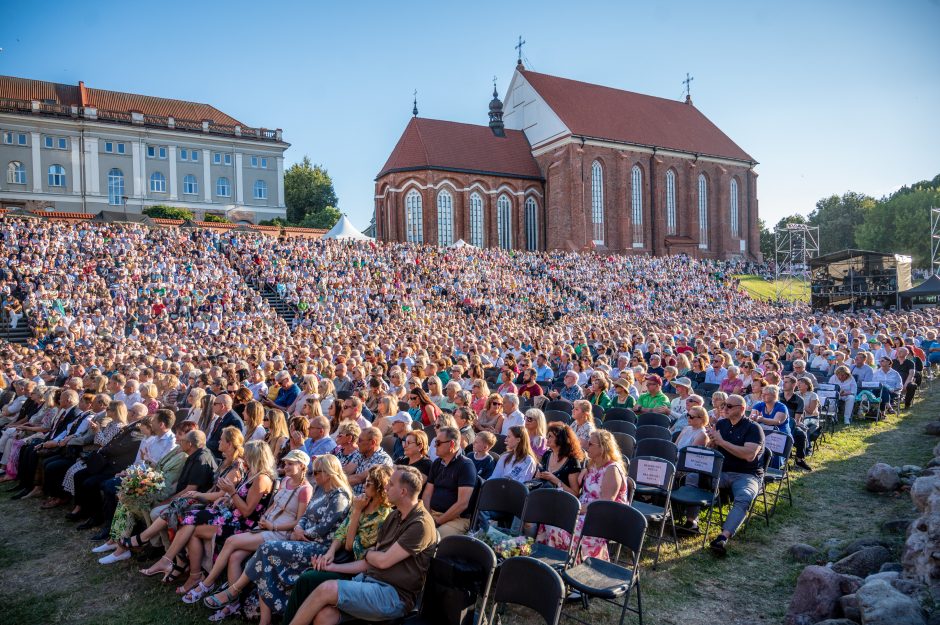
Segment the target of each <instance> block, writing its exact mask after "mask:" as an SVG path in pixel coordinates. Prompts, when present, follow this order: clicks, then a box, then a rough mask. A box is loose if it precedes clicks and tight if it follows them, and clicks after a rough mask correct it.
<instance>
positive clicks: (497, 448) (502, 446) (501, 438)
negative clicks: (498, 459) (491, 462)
mask: <svg viewBox="0 0 940 625" xmlns="http://www.w3.org/2000/svg"><path fill="white" fill-rule="evenodd" d="M490 451H492V452H493V453H494V454H496V455H497V456H502V455H503V454H504V453H505V452H506V435H505V434H497V435H496V444H494V445H493V449H491V450H490Z"/></svg>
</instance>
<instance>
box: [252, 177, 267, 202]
mask: <svg viewBox="0 0 940 625" xmlns="http://www.w3.org/2000/svg"><path fill="white" fill-rule="evenodd" d="M254 192H255V199H256V200H266V199H268V183H266V182H265V181H264V180H255V186H254Z"/></svg>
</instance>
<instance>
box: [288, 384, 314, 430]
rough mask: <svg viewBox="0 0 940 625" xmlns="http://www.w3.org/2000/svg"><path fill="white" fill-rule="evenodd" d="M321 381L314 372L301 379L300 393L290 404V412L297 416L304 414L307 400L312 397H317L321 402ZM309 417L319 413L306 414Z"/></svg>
mask: <svg viewBox="0 0 940 625" xmlns="http://www.w3.org/2000/svg"><path fill="white" fill-rule="evenodd" d="M319 386H320V385H319V381H318V380H317V376H315V375H314V374H312V373H308V374H307V375H305V376H304V377H303V378H302V379H301V380H300V395H298V396H297V399H295V400H294V403H293V404H291V405H290V407H289V408H288V409H287V412H288V414H293V415H295V416H300V415H301V414H303V409H304V406H305V405H306V404H307V400H308V399H309V398H311V397H316V398H317V401H318V402H319ZM304 416H308V417H309V418H311V419H312V418H313V417H315V416H318V415H304Z"/></svg>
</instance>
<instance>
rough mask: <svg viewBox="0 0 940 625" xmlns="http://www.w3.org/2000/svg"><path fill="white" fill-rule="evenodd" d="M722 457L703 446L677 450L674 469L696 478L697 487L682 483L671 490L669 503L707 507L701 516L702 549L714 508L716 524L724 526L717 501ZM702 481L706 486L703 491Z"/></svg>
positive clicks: (719, 502) (719, 504)
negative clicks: (702, 521)
mask: <svg viewBox="0 0 940 625" xmlns="http://www.w3.org/2000/svg"><path fill="white" fill-rule="evenodd" d="M724 461H725V457H724V456H722V455H721V453H720V452H717V451H715V450H714V449H708V448H707V447H695V446H691V445H690V446H689V447H683V448H682V449H681V450H680V451H679V461H678V463H677V464H676V470H677V471H679V472H681V473H684V474H686V481H688V476H690V475H697V476H698V478H697V479H698V484H697V485H690V484H684V485H682V486H680V487H679V488H674V489H673V491H672V501H673V502H674V503H677V504H680V505H682V506H686V507H688V506H695V507H698V508H708V514H707V515H706V516H705V530H704V531H702V547H704V546H705V541H706V540H708V530H709V529H710V528H711V524H712V512H713V511H714V510H715V509H716V508H717V509H718V521H719V523H724V513H723V512H722V510H721V501H720V499H719V497H718V482H719V481H720V479H721V467H722V465H723V464H724ZM703 482H706V483H707V484H708V487H707V488H706V487H705V485H704V484H703Z"/></svg>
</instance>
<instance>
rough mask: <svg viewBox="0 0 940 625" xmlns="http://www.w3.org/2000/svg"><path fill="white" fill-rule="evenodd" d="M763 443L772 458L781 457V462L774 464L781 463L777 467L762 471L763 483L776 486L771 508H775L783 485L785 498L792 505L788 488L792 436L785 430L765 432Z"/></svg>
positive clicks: (791, 494)
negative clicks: (785, 490) (785, 488)
mask: <svg viewBox="0 0 940 625" xmlns="http://www.w3.org/2000/svg"><path fill="white" fill-rule="evenodd" d="M764 445H765V446H766V447H767V449H769V450H770V452H771V453H772V454H773V456H774V458H782V459H783V460H782V462H778V463H776V464H780V465H782V466H781V468H779V469H774V468H768V469H767V472H766V473H764V483H765V484H775V485H776V486H777V488H776V489H775V490H774V502H773V504H772V510H774V511H775V510H776V509H777V501H778V500H779V499H780V491H782V490H783V487H784V486H786V487H787V492H786V495H785V497H786V500H787V502H788V503H789V504H790V505H791V506H792V505H793V492H792V491H791V490H790V467H789V464H790V452H791V451H792V450H793V437H792V436H790V435H789V434H787V433H786V432H765V433H764ZM773 464H775V463H773V462H771V467H773Z"/></svg>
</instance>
